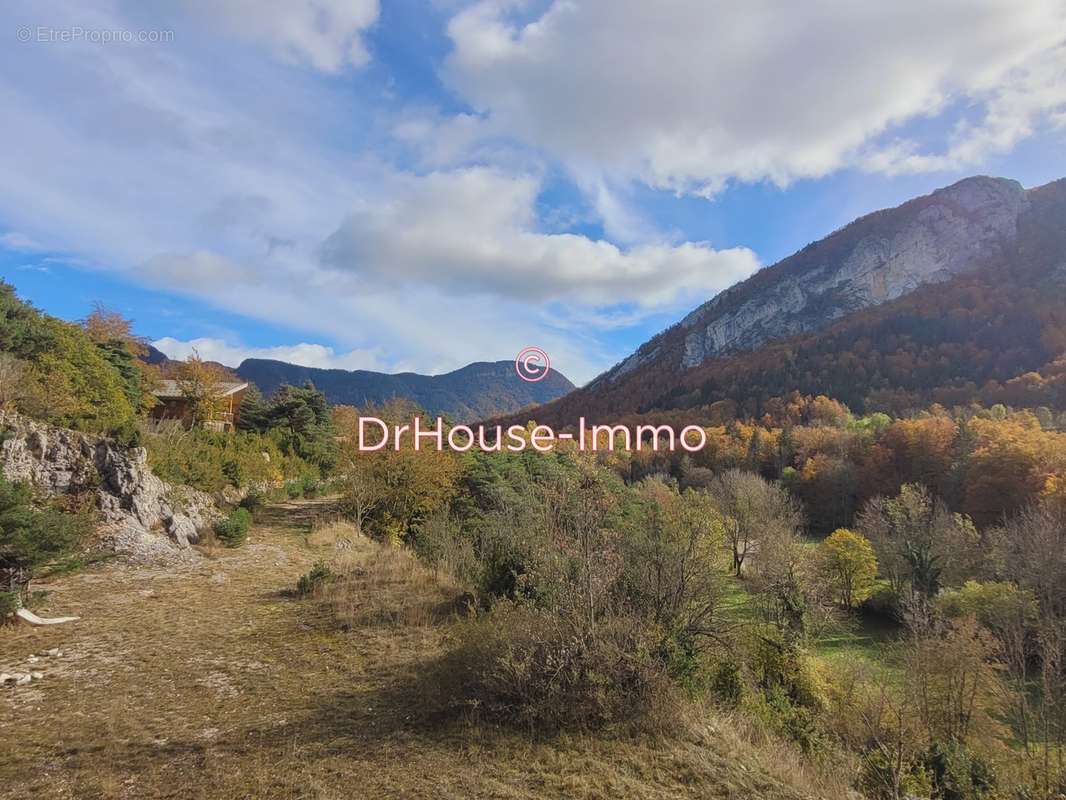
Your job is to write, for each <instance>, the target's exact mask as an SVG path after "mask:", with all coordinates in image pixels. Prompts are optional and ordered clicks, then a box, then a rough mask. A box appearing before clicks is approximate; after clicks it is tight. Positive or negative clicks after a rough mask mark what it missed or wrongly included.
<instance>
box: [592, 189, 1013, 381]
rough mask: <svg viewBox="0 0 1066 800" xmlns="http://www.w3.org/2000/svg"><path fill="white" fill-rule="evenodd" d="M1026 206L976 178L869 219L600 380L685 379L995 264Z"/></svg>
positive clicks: (726, 297)
mask: <svg viewBox="0 0 1066 800" xmlns="http://www.w3.org/2000/svg"><path fill="white" fill-rule="evenodd" d="M1028 206H1029V201H1028V194H1027V192H1026V191H1025V190H1024V189H1023V188H1022V186H1021V184H1019V183H1018V182H1017V181H1012V180H1007V179H1005V178H988V177H983V176H980V177H974V178H966V179H965V180H962V181H959V182H958V183H956V184H953V185H951V186H948V187H946V188H944V189H939V190H937V191H935V192H933V193H932V194H930V195H927V196H925V197H919V198H916V199H914V200H911V201H909V202H907V203H904V204H903V205H901V206H899V207H897V208H893V209H888V210H883V211H877V212H874V213H872V214H869V215H867V216H865V217H862V218H860V219H858V220H856V221H855V222H852V223H851V224H850V225H848V226H846V227H845V228H843V229H841V230H839V231H837V232H835V233H833V234H831V235H829V236H827V237H826V238H825V239H822V240H821V241H818V242H815V243H814V244H811V245H808V246H807V247H805V248H804V249H803V250H800V251H799V252H798V253H795V254H794V255H791V256H789V257H788V258H786V259H784V260H783V261H780V262H778V263H777V264H774V265H773V266H771V267H767V268H766V269H763V270H760V271H759V272H758V273H757V274H756V275H754V276H752V277H751V278H749V279H748V280H746V281H744V282H742V283H738V284H737V285H735V286H733V287H732V288H730V289H727V290H726V291H724V292H722V293H721V294H719V295H718V296H716V297H715V298H713V299H712V300H709V301H708V302H706V303H704V304H703V305H702V306H700V307H699V308H697V309H696V310H695V311H693V312H692V313H690V314H689V315H688V316H686V317H685V318H684V319H683V320H681V322H680V323H679V325H678V326H676V327H675V328H672V329H670V330H669V331H667V332H665V333H663V334H660V335H659V336H656V337H655V338H653V339H651V340H650V341H649V342H647V343H645V344H644V345H641V347H640V348H638V349H637V352H636V353H634V354H633V355H632V356H630V357H629V358H628V359H626V360H625V361H623V362H622V363H621V364H619V365H618V366H616V367H614V368H613V369H612V370H610V371H609V372H607V373H606V375H604V376H602V379H606V380H609V381H613V380H617V378H618V377H619V376H621V375H624V374H626V373H627V372H630V371H631V370H634V369H636V368H637V367H639V366H642V365H644V364H647V363H649V362H650V361H654V360H657V359H660V358H667V359H674V360H676V361H677V364H678V367H679V368H680V369H688V368H690V367H694V366H696V365H698V364H701V363H703V362H704V361H706V360H707V359H709V358H713V357H715V356H720V355H724V354H728V353H732V352H736V351H738V350H753V349H755V348H757V347H759V346H760V345H762V344H765V343H766V342H768V341H772V340H774V339H781V338H784V337H786V336H792V335H795V334H797V333H803V332H804V331H810V330H816V329H818V328H822V327H825V326H826V325H828V324H830V323H832V322H833V321H835V320H838V319H841V318H843V317H845V316H847V315H848V314H850V313H852V312H854V311H858V310H860V309H863V308H868V307H870V306H874V305H878V304H880V303H884V302H886V301H888V300H892V299H894V298H897V297H900V296H902V295H904V294H906V293H907V292H910V291H913V290H914V289H916V288H917V287H919V286H921V285H923V284H927V283H937V282H941V281H945V280H948V279H949V278H951V277H952V276H954V275H958V274H960V273H962V272H967V271H972V270H974V269H977V268H978V267H980V266H982V265H984V264H989V263H993V262H994V261H996V260H998V259H1001V258H1002V257H1003V256H1004V255H1005V254H1006V253H1007V252H1009V250H1010V248H1012V247H1013V245H1014V243H1015V240H1016V237H1017V232H1018V219H1019V217H1020V216H1021V215H1022V214H1023V213H1024V212H1025V210H1026V209H1027V208H1028Z"/></svg>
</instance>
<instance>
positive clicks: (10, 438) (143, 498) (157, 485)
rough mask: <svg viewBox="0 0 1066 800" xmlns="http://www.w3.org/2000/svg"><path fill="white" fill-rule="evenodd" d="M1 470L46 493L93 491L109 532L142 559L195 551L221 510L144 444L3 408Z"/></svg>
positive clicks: (114, 543)
mask: <svg viewBox="0 0 1066 800" xmlns="http://www.w3.org/2000/svg"><path fill="white" fill-rule="evenodd" d="M0 429H2V430H3V432H4V439H3V443H2V444H0V469H2V471H3V474H4V477H6V478H7V479H8V480H12V481H27V482H29V483H31V484H33V486H34V487H35V488H36V489H37V490H38V491H39V492H41V493H43V494H45V495H47V496H56V495H63V494H72V493H76V492H92V493H93V494H94V495H95V497H96V504H97V508H98V509H99V511H100V517H101V519H102V521H103V523H104V526H103V529H102V531H101V535H102V539H103V540H104V542H105V543H106V544H107V545H109V546H110V547H111V548H112V549H114V550H115V551H116V552H118V553H122V554H123V555H125V556H127V557H129V558H130V559H132V560H135V561H159V560H167V559H171V558H173V557H175V556H180V555H182V554H183V552H185V553H187V552H188V547H189V544H190V543H195V542H196V541H197V540H198V538H199V531H200V530H202V529H204V528H205V527H207V526H208V525H209V524H211V523H212V522H214V521H215V520H217V519H219V518H220V517H221V514H220V512H219V511H218V509H217V508H216V507H215V503H214V500H213V499H212V497H211V496H210V495H208V494H206V493H204V492H200V491H197V490H195V489H191V488H189V487H187V486H172V485H170V484H168V483H165V482H164V481H162V480H161V479H159V478H158V477H156V476H155V475H154V474H152V472H151V470H150V469H149V468H148V463H147V459H148V456H147V453H146V452H145V450H144V449H143V448H140V447H122V446H120V445H118V444H116V443H115V442H113V441H111V440H109V439H105V438H102V437H97V436H89V435H87V434H83V433H78V432H76V431H71V430H67V429H65V428H57V427H55V426H52V425H47V424H45V423H42V422H37V421H35V420H31V419H28V418H26V417H23V416H21V415H19V414H13V413H8V412H0Z"/></svg>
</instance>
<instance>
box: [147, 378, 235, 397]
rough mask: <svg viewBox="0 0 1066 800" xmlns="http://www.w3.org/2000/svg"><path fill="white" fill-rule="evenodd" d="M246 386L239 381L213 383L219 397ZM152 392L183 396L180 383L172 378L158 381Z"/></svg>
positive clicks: (162, 394)
mask: <svg viewBox="0 0 1066 800" xmlns="http://www.w3.org/2000/svg"><path fill="white" fill-rule="evenodd" d="M247 388H248V384H247V383H241V382H239V381H220V382H219V383H217V384H215V391H217V392H218V394H219V396H220V397H229V396H230V395H231V394H236V393H237V392H239V391H241V390H242V389H247ZM152 394H154V395H155V396H156V397H160V398H163V399H176V398H179V397H184V396H185V394H184V393H183V392H182V391H181V384H180V383H179V382H178V381H174V380H164V381H159V385H158V386H157V387H156V388H155V389H153V390H152Z"/></svg>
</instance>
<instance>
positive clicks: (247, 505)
mask: <svg viewBox="0 0 1066 800" xmlns="http://www.w3.org/2000/svg"><path fill="white" fill-rule="evenodd" d="M266 504H267V498H266V496H265V495H263V494H262V493H261V492H249V493H248V494H246V495H245V496H244V497H243V498H242V499H241V502H240V503H238V507H239V508H244V509H247V511H248V513H249V514H251V515H252V518H253V519H254V518H255V516H256V514H258V513H259V512H260V511H262V510H263V509H264V508H266Z"/></svg>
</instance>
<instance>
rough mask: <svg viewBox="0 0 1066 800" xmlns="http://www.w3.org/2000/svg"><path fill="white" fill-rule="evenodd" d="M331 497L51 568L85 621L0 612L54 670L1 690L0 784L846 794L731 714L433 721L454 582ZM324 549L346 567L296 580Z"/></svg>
mask: <svg viewBox="0 0 1066 800" xmlns="http://www.w3.org/2000/svg"><path fill="white" fill-rule="evenodd" d="M332 515H333V511H332V508H331V506H330V503H329V501H326V500H318V501H304V502H299V503H288V504H283V505H280V506H275V507H272V508H270V509H268V510H267V511H266V513H265V514H264V515H263V518H262V519H261V520H260V521H258V522H257V523H256V525H255V526H254V527H253V529H252V531H251V534H250V536H249V541H248V544H247V545H245V546H244V547H242V548H240V549H237V550H224V549H216V548H211V549H209V550H207V551H206V552H205V557H204V558H203V559H202V560H200V561H199V562H198V563H196V564H194V565H192V566H186V567H181V568H175V569H173V570H165V569H158V568H144V567H130V566H124V565H121V564H117V563H110V564H105V565H102V566H97V567H95V568H92V569H89V570H86V571H84V572H81V573H79V574H75V575H70V576H65V577H62V578H60V579H57V580H55V581H54V582H53V583H51V584H48V585H41V586H40V587H39V588H42V589H46V590H47V591H48V598H47V602H46V606H45V607H44V609H43V611H41V613H43V614H78V615H80V616H81V617H82V619H81V621H79V622H76V623H73V624H69V625H63V626H56V627H54V628H38V629H30V628H22V627H10V626H9V627H6V628H0V671H7V672H11V671H13V670H18V671H28V670H30V669H33V670H36V671H40V672H42V673H43V677H42V678H41V679H40V680H36V681H34V682H32V683H31V684H29V685H24V686H18V687H5V688H3V689H0V797H3V798H19V799H20V800H21V798H30V797H33V798H78V799H79V800H80V799H81V798H245V797H247V798H362V797H366V798H391V797H406V798H457V799H458V798H481V797H484V798H515V799H517V798H539V797H565V798H619V797H623V798H634V799H636V800H639V799H640V798H675V797H720V798H768V799H771V800H772V799H773V798H793V797H803V796H819V795H823V794H824V795H825V796H837V795H838V794H839V792H840V790H839V787H837V788H835V789H832V790H831V789H828V788H825V789H822V788H819V787H818V786H817V782H816V780H815V779H814V778H810V777H806V776H805V775H804V773H803V771H802V770H801V768H800V766H799V764H797V762H796V761H795V760H794V759H792V758H789V757H788V754H787V752H786V751H784V750H778V749H776V748H774V747H773V746H772V745H770V744H767V743H762V744H760V745H758V746H755V745H752V744H751V742H750V740H748V739H746V738H745V737H742V736H740V735H739V734H738V733H737V732H736V730H735V729H734V727H733V726H732V725H731V724H730V723H729V722H728V720H726V719H724V718H721V717H711V718H710V721H703V722H701V723H700V724H699V725H698V726H690V732H689V733H688V734H686V735H684V736H680V737H677V736H675V737H669V738H655V737H647V736H645V737H633V736H628V735H625V734H623V733H615V734H603V735H588V736H561V737H559V736H557V737H552V738H548V739H543V738H540V739H538V738H535V737H531V736H530V735H527V734H525V733H523V732H521V731H515V730H511V729H500V728H496V727H489V726H486V725H482V724H480V723H479V722H478V721H477V720H476V719H473V718H468V719H465V720H451V721H442V720H439V719H435V718H433V717H432V716H431V715H430V714H429V713H428V712H427V711H426V710H425V706H424V704H423V703H422V702H421V701H420V698H421V697H424V694H422V693H421V691H420V690H419V689H418V688H417V687H419V685H420V684H419V678H420V675H421V670H422V669H423V668H424V665H425V664H426V663H427V661H428V660H431V659H432V658H433V657H434V656H435V655H437V654H438V653H439V652H440V651H441V647H442V642H443V640H444V638H445V637H446V636H447V630H448V626H449V624H451V623H450V621H449V620H450V619H451V618H453V616H454V614H455V613H458V612H459V611H461V606H462V597H461V595H460V593H459V592H458V590H457V589H456V588H455V587H452V586H449V585H448V584H447V583H446V582H439V581H437V580H436V578H435V576H433V575H432V574H430V573H429V572H427V571H425V570H423V569H422V567H421V566H420V565H419V564H417V562H415V561H414V560H413V559H412V558H410V557H409V556H408V555H407V554H406V553H403V552H401V551H391V552H388V551H387V550H386V548H384V547H382V546H380V545H377V544H374V543H371V542H369V541H367V540H365V539H362V538H360V537H359V536H358V535H354V531H351V529H349V528H345V526H343V525H336V524H333V525H331V524H328V523H329V520H330V519H332ZM319 560H325V561H329V562H332V563H333V564H334V565H335V568H336V569H337V570H338V571H340V572H342V573H343V574H344V575H345V577H343V578H342V579H340V581H339V582H338V583H336V584H335V585H334V586H333V587H332V588H330V589H329V590H327V591H324V592H323V591H319V592H316V593H315V594H313V595H312V596H309V597H298V596H296V594H295V592H294V591H293V590H294V588H295V586H296V582H297V579H298V578H299V576H300V575H301V574H304V573H306V572H307V570H308V569H309V568H310V566H311V565H312V564H313V563H314V562H316V561H319ZM56 649H58V650H59V651H61V655H52V656H48V655H44V656H38V655H37V654H40V653H47V651H49V650H52V651H55V650H56ZM31 658H36V659H37V660H36V661H31Z"/></svg>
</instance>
